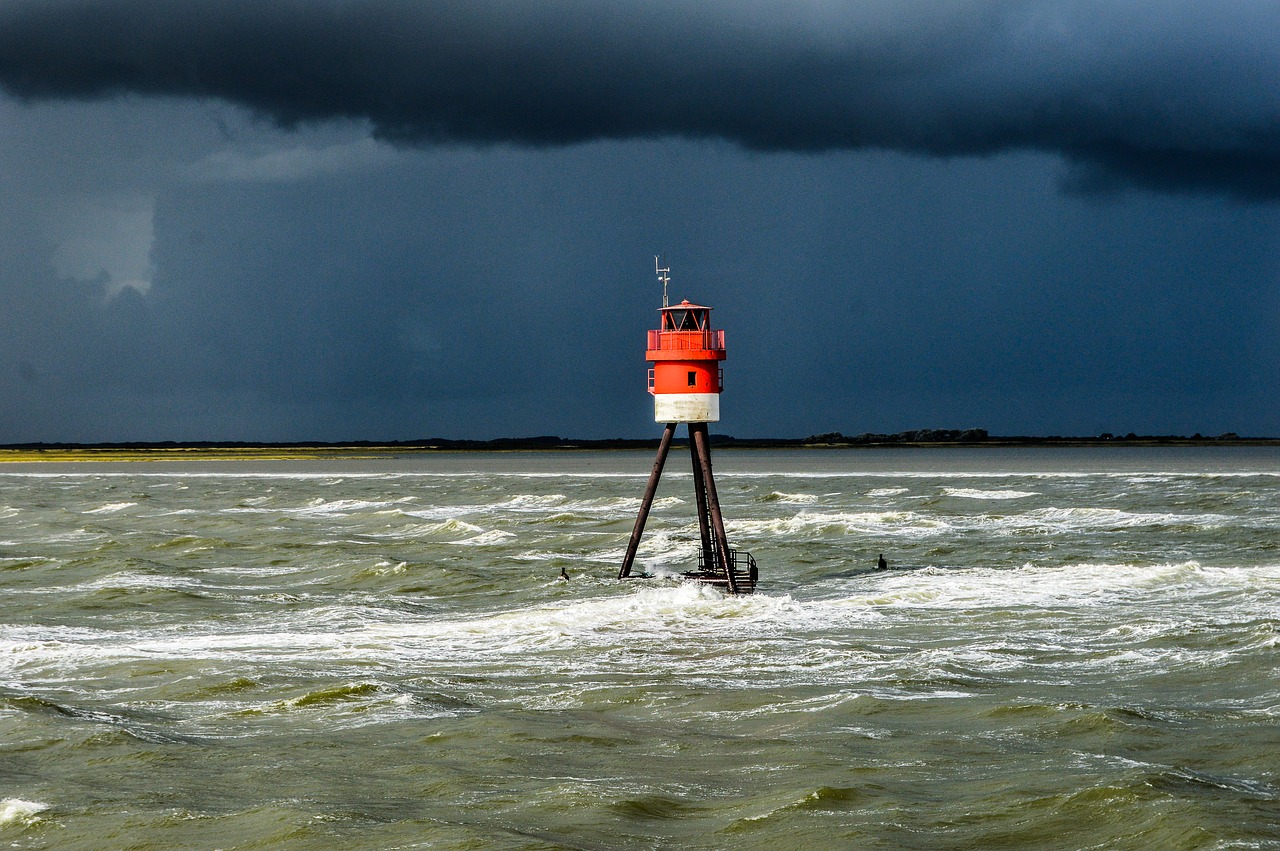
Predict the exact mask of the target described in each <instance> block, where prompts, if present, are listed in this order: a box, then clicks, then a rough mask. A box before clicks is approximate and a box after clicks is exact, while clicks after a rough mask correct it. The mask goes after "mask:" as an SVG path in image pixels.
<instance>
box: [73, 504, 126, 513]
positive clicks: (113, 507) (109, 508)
mask: <svg viewBox="0 0 1280 851" xmlns="http://www.w3.org/2000/svg"><path fill="white" fill-rule="evenodd" d="M137 504H138V503H136V502H109V503H107V504H106V505H102V506H99V507H98V508H91V509H89V510H88V511H86V512H84V513H85V514H115V513H116V512H117V511H123V510H125V509H126V508H133V507H134V506H135V505H137Z"/></svg>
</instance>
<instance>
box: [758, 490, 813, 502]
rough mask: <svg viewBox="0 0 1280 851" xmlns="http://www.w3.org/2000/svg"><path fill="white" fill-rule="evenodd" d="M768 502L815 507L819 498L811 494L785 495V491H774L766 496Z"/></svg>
mask: <svg viewBox="0 0 1280 851" xmlns="http://www.w3.org/2000/svg"><path fill="white" fill-rule="evenodd" d="M764 499H765V501H766V502H778V503H783V504H788V505H813V504H814V503H815V502H817V501H818V497H816V496H814V495H813V494H811V493H785V492H783V491H772V492H770V493H768V494H766V495H765V497H764Z"/></svg>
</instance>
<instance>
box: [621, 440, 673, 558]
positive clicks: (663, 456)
mask: <svg viewBox="0 0 1280 851" xmlns="http://www.w3.org/2000/svg"><path fill="white" fill-rule="evenodd" d="M675 433H676V424H675V423H667V427H666V428H665V429H663V430H662V440H661V441H660V442H659V443H658V457H657V458H656V459H655V460H654V462H653V472H651V473H650V474H649V483H648V484H647V485H645V488H644V499H643V500H642V501H641V502H640V513H639V514H637V515H636V525H635V528H634V529H632V530H631V540H630V541H628V542H627V554H626V556H624V557H623V559H622V569H621V570H619V571H618V578H619V579H626V578H627V577H628V576H630V575H631V563H632V562H634V561H635V560H636V550H637V549H639V547H640V536H641V535H643V534H644V524H645V521H646V520H648V519H649V508H650V507H651V506H652V505H653V495H654V494H655V493H657V491H658V480H659V479H661V478H662V467H663V465H664V464H666V463H667V453H668V452H670V451H671V438H672V437H674V436H675Z"/></svg>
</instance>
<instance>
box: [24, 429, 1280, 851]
mask: <svg viewBox="0 0 1280 851" xmlns="http://www.w3.org/2000/svg"><path fill="white" fill-rule="evenodd" d="M651 461H652V457H651V454H650V453H647V452H645V453H640V452H607V453H596V452H559V453H557V452H546V453H492V454H489V453H476V454H441V455H430V456H423V455H414V456H403V457H392V458H383V459H376V460H350V459H349V460H328V461H321V460H316V461H295V462H254V461H245V462H228V461H222V462H188V463H130V464H124V463H122V464H80V463H67V464H31V465H25V464H24V465H13V464H10V465H5V466H3V467H0V579H2V583H0V603H2V606H3V608H2V609H0V841H3V842H4V843H5V844H7V845H9V846H10V847H15V848H59V849H62V848H70V849H77V848H83V849H90V848H92V849H97V848H139V849H141V848H156V849H160V848H315V847H333V848H445V849H454V848H458V849H461V848H512V849H544V848H545V849H551V848H762V849H763V848H810V849H820V848H821V849H825V848H922V849H923V848H930V849H933V848H1064V849H1066V848H1073V849H1075V848H1079V849H1086V848H1134V849H1138V848H1142V849H1147V848H1160V849H1199V848H1221V849H1227V848H1241V849H1244V848H1280V725H1278V723H1277V722H1278V721H1280V670H1278V668H1280V662H1278V659H1280V654H1278V653H1277V649H1278V647H1277V645H1278V644H1280V633H1278V627H1280V452H1278V451H1276V450H1274V449H1266V448H1247V447H1237V448H1223V449H1121V448H1096V449H1036V450H999V449H989V450H962V449H938V450H918V449H902V450H886V451H875V450H845V451H837V450H832V451H825V450H814V451H790V452H765V451H725V450H721V451H718V452H717V454H716V456H715V462H716V478H717V483H718V485H719V493H720V498H721V503H722V506H723V509H724V515H725V517H726V518H727V526H728V533H729V536H730V541H731V544H732V545H733V546H735V547H737V548H740V549H744V550H749V551H751V552H753V553H754V554H755V556H756V558H757V560H758V561H759V563H760V577H761V581H760V586H759V590H758V592H757V593H756V594H755V595H754V596H742V597H727V596H724V595H722V594H721V593H719V592H717V591H715V590H713V589H710V588H707V587H701V586H697V585H691V584H687V583H683V582H682V581H681V580H680V579H679V573H680V572H681V571H682V570H685V569H688V568H690V567H692V566H693V563H694V561H695V560H696V552H697V543H696V541H697V538H698V533H697V524H696V519H695V515H694V508H693V506H694V499H693V491H692V478H691V474H690V468H689V464H688V461H687V458H686V457H685V456H684V455H683V454H681V453H673V456H672V458H671V460H670V461H669V462H668V469H667V473H666V475H665V477H664V479H663V482H662V487H661V488H660V490H659V495H658V500H657V502H656V505H655V508H654V511H653V514H652V515H651V517H650V520H649V526H648V529H647V531H646V534H645V538H644V541H643V543H642V545H641V548H640V553H639V562H638V566H639V567H640V568H641V569H643V570H644V571H646V572H648V573H650V574H653V578H650V579H637V580H629V581H619V580H617V579H616V578H615V577H616V575H617V570H618V566H619V563H620V561H621V558H622V554H623V550H624V547H625V545H626V541H627V536H628V534H629V532H630V530H631V526H632V523H633V520H634V517H635V513H636V510H637V508H638V506H639V501H640V496H641V492H642V489H643V486H644V481H645V477H646V476H647V474H648V472H649V468H650V464H651ZM880 553H883V554H884V556H885V558H886V559H887V561H888V563H889V569H888V570H885V571H878V570H875V569H874V568H875V565H876V559H877V556H878V555H879V554H880ZM562 568H563V569H564V570H565V571H567V573H568V574H569V576H570V579H569V580H568V581H564V580H563V579H560V578H559V576H560V572H561V569H562Z"/></svg>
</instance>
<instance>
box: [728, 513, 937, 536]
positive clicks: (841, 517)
mask: <svg viewBox="0 0 1280 851" xmlns="http://www.w3.org/2000/svg"><path fill="white" fill-rule="evenodd" d="M725 526H726V528H727V529H728V530H730V531H732V532H734V533H735V534H739V535H750V536H755V537H764V536H769V535H783V536H787V535H802V534H803V535H813V534H819V533H831V532H844V533H848V534H869V535H872V534H874V535H890V536H907V535H914V536H922V535H923V536H931V535H938V534H942V533H943V532H946V531H948V530H950V529H951V528H952V525H951V524H950V523H948V522H946V521H945V520H942V519H940V518H938V517H936V516H932V515H927V514H921V513H919V512H915V511H861V512H835V513H828V512H809V511H802V512H800V513H799V514H795V515H793V516H791V517H775V518H771V519H768V520H732V521H728V522H727V523H726V524H725Z"/></svg>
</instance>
